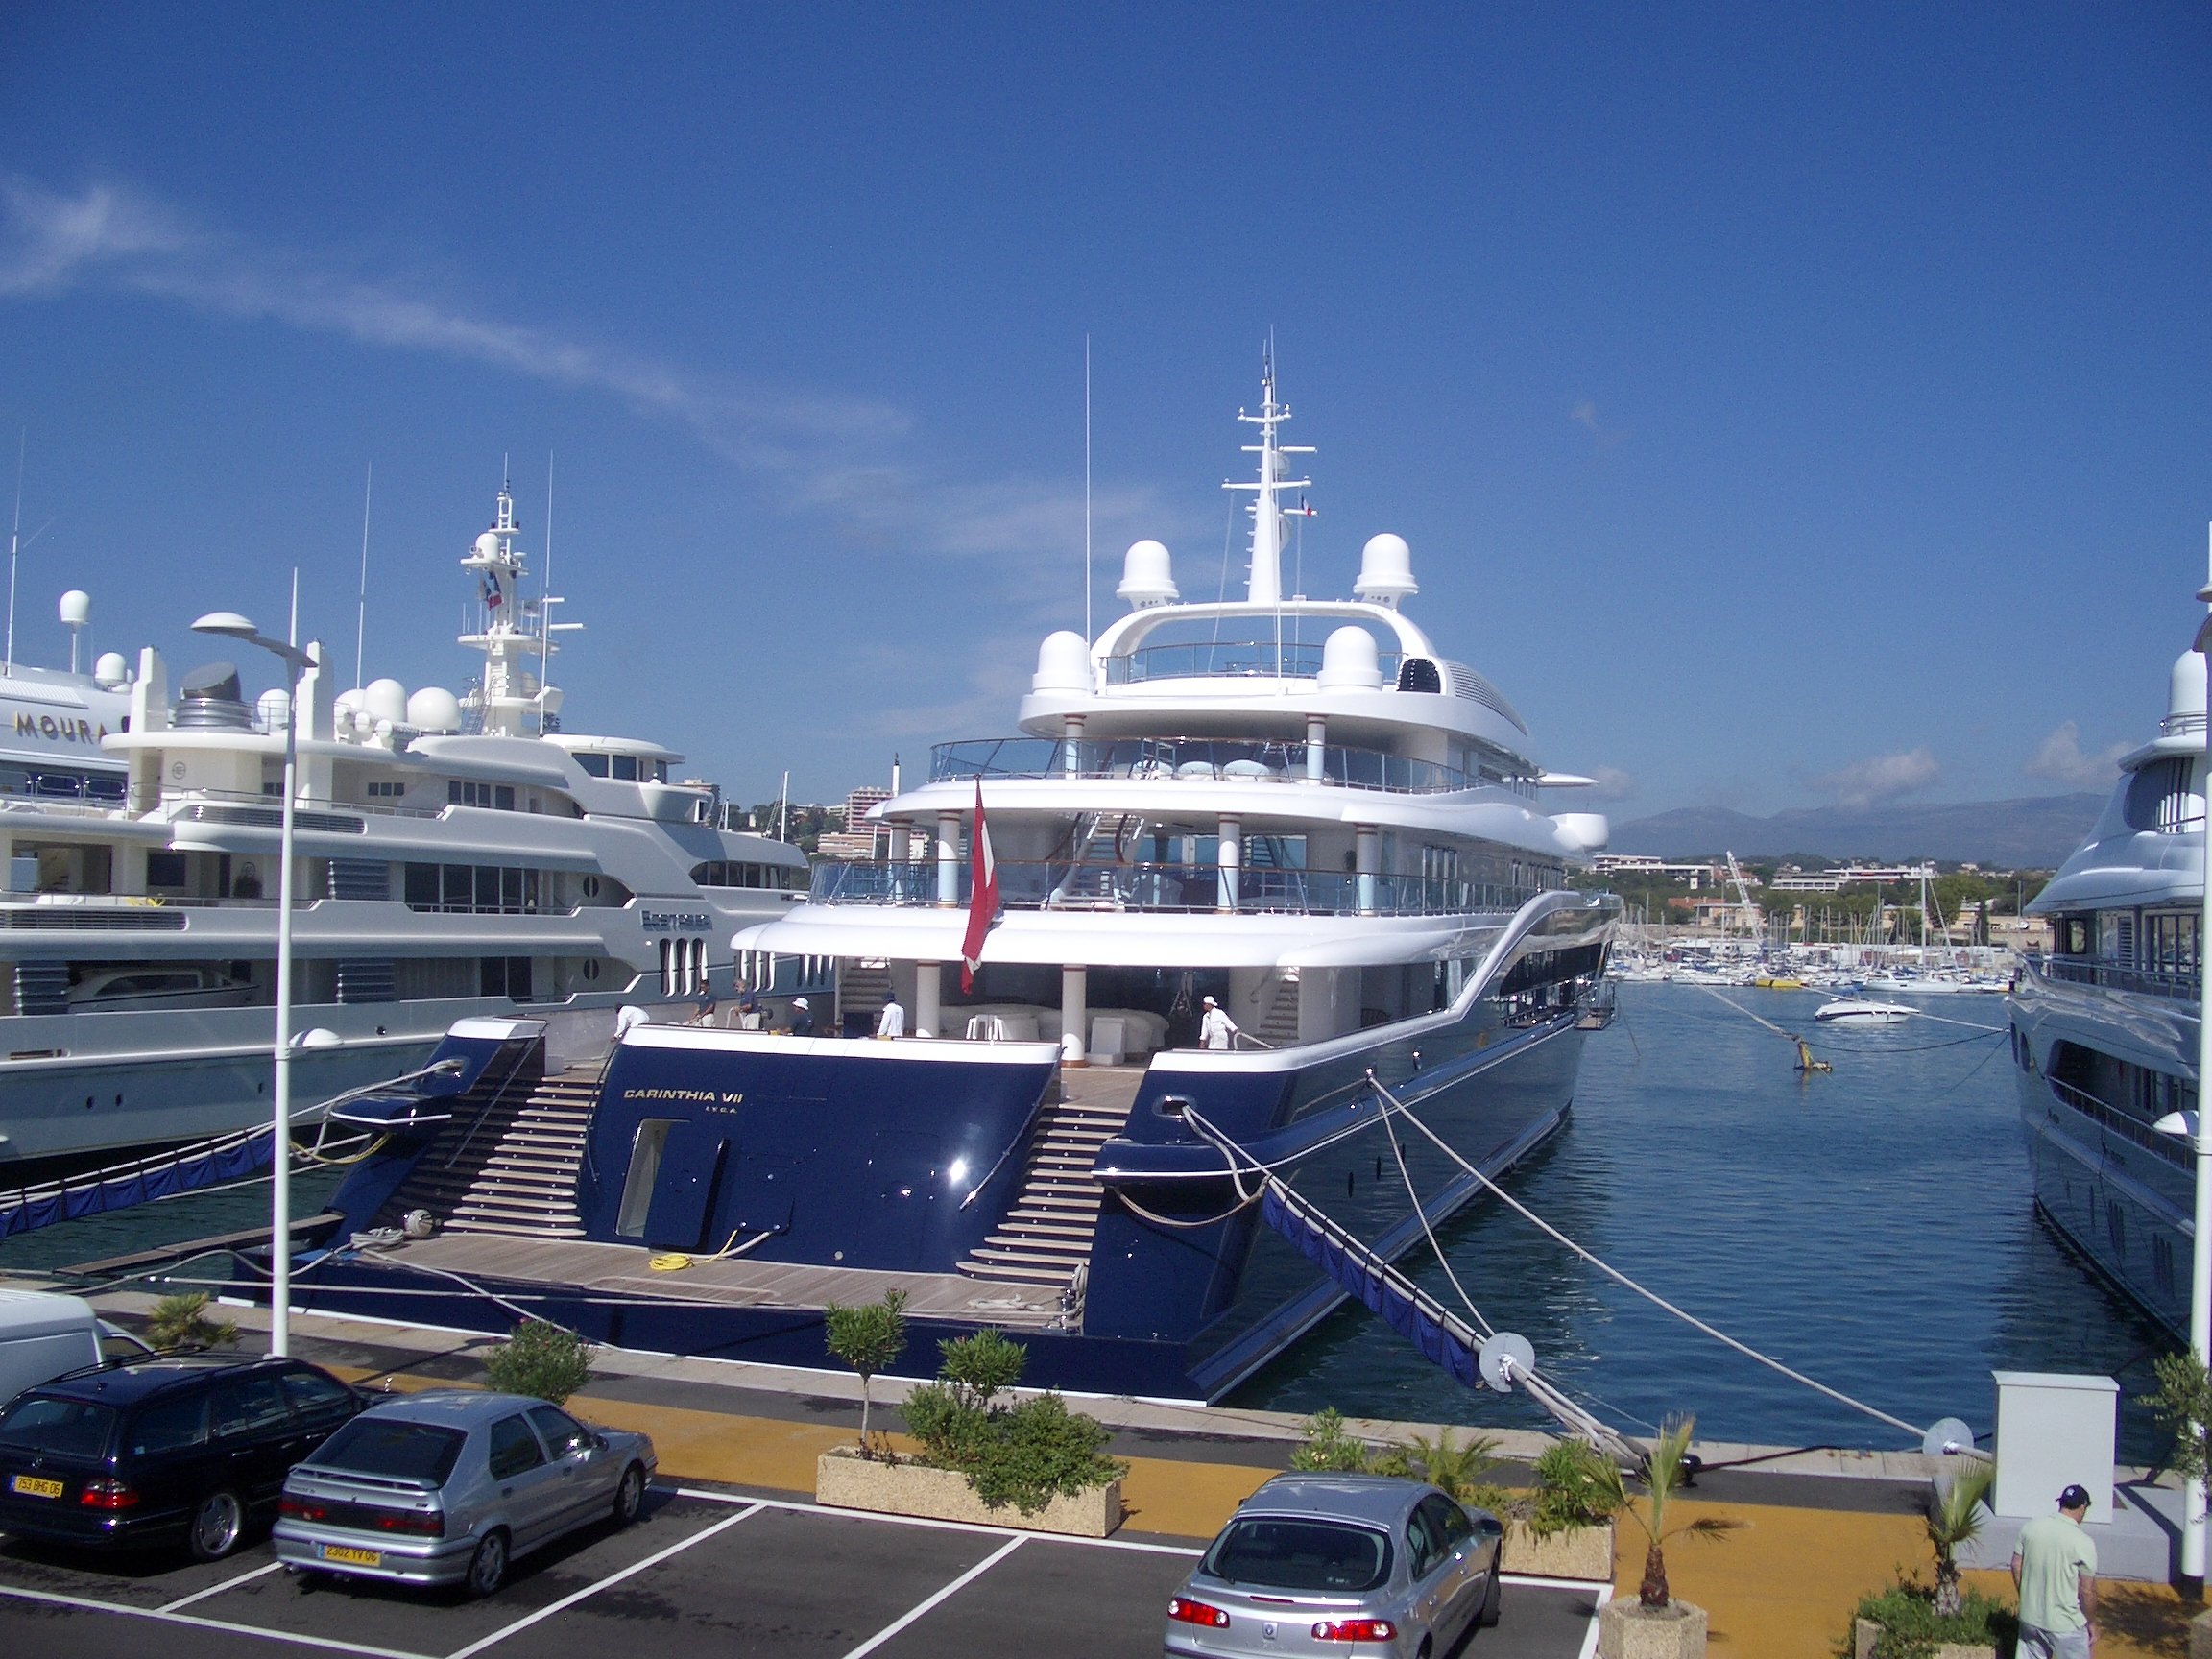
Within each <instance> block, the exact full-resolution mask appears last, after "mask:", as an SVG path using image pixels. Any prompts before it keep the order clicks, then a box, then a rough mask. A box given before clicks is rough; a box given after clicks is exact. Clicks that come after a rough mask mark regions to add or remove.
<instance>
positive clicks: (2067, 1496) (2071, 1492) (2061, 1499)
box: [2058, 1486, 2089, 1509]
mask: <svg viewBox="0 0 2212 1659" xmlns="http://www.w3.org/2000/svg"><path fill="white" fill-rule="evenodd" d="M2058 1507H2059V1508H2061V1509H2086V1508H2088V1507H2089V1488H2088V1487H2086V1486H2069V1487H2067V1488H2066V1490H2065V1491H2063V1492H2061V1493H2059V1494H2058Z"/></svg>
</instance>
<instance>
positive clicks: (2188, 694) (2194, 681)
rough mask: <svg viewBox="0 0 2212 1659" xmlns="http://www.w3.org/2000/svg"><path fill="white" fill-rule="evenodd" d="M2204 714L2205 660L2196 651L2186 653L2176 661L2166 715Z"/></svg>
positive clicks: (2170, 717) (2167, 699)
mask: <svg viewBox="0 0 2212 1659" xmlns="http://www.w3.org/2000/svg"><path fill="white" fill-rule="evenodd" d="M2203 712H2204V659H2203V658H2202V657H2200V656H2199V655H2198V654H2197V653H2196V652H2194V651H2184V652H2182V653H2181V655H2180V656H2178V657H2176V658H2175V659H2174V678H2173V680H2172V682H2171V683H2170V687H2169V690H2168V693H2167V697H2166V715H2167V718H2168V719H2172V718H2173V717H2174V716H2175V715H2176V714H2196V715H2200V716H2201V715H2202V714H2203Z"/></svg>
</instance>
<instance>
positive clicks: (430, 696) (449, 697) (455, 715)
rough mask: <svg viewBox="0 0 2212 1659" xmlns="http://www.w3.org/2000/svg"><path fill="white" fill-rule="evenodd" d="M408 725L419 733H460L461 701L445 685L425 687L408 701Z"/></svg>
mask: <svg viewBox="0 0 2212 1659" xmlns="http://www.w3.org/2000/svg"><path fill="white" fill-rule="evenodd" d="M407 724H408V725H410V726H412V727H414V728H415V729H416V730H417V731H418V732H458V731H460V730H461V699H460V698H458V697H456V696H454V695H453V693H452V692H450V691H448V690H446V689H445V686H443V685H425V686H423V687H422V689H421V690H420V691H418V692H416V693H415V695H414V696H412V697H410V698H408V699H407Z"/></svg>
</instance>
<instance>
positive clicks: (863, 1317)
mask: <svg viewBox="0 0 2212 1659" xmlns="http://www.w3.org/2000/svg"><path fill="white" fill-rule="evenodd" d="M905 1306H906V1292H905V1291H903V1290H886V1291H884V1292H883V1300H882V1301H880V1302H871V1303H869V1304H867V1305H866V1306H865V1307H861V1308H840V1307H838V1306H837V1304H836V1303H834V1302H832V1303H830V1304H829V1307H827V1308H825V1309H823V1310H822V1326H823V1331H824V1333H825V1334H826V1336H827V1338H828V1341H829V1352H830V1353H832V1354H834V1355H836V1356H837V1358H840V1359H842V1360H844V1361H845V1363H846V1364H848V1365H850V1366H852V1367H853V1369H854V1371H856V1372H858V1373H859V1374H860V1455H861V1456H863V1457H873V1456H875V1455H877V1454H876V1453H875V1452H874V1451H872V1450H871V1449H870V1447H869V1444H868V1411H869V1407H871V1406H872V1405H873V1404H874V1402H873V1400H872V1399H871V1398H870V1394H871V1390H872V1385H873V1384H874V1383H875V1380H876V1377H877V1375H878V1373H879V1372H883V1371H887V1370H889V1369H890V1368H891V1367H892V1366H893V1365H895V1364H897V1363H898V1362H899V1356H900V1355H902V1354H903V1353H905V1352H906V1315H905V1314H904V1312H902V1310H903V1309H904V1308H905ZM889 1450H890V1449H889V1446H888V1445H886V1446H885V1447H884V1448H883V1451H884V1455H889Z"/></svg>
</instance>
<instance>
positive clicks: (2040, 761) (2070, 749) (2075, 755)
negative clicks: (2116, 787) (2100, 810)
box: [2020, 720, 2128, 789]
mask: <svg viewBox="0 0 2212 1659" xmlns="http://www.w3.org/2000/svg"><path fill="white" fill-rule="evenodd" d="M2127 753H2128V745H2127V744H2125V743H2115V744H2113V745H2112V746H2111V747H2110V748H2108V749H2100V750H2099V751H2097V753H2096V754H2094V755H2085V754H2083V753H2082V752H2081V728H2080V724H2079V723H2078V722H2076V721H2072V720H2067V721H2064V722H2062V723H2061V724H2060V725H2059V726H2058V728H2057V730H2056V731H2055V732H2053V733H2051V735H2050V736H2048V737H2046V738H2044V739H2043V741H2042V742H2041V743H2039V744H2037V745H2036V746H2035V753H2034V754H2032V755H2031V756H2029V757H2028V760H2027V764H2025V765H2024V766H2022V767H2021V768H2020V770H2021V771H2023V772H2025V773H2027V774H2028V776H2029V777H2031V778H2048V779H2050V780H2051V781H2053V782H2056V783H2071V784H2073V785H2074V786H2075V787H2076V788H2077V789H2104V788H2109V787H2110V786H2111V782H2112V775H2113V773H2114V772H2116V771H2118V770H2119V766H2120V757H2121V756H2123V755H2125V754H2127Z"/></svg>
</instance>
